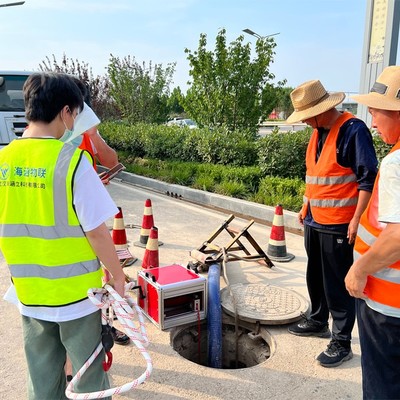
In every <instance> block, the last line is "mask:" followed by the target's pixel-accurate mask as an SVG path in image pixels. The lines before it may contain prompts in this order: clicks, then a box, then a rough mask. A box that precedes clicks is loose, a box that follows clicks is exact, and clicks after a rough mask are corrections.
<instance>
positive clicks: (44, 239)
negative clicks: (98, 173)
mask: <svg viewBox="0 0 400 400" xmlns="http://www.w3.org/2000/svg"><path fill="white" fill-rule="evenodd" d="M83 154H84V152H82V151H81V150H79V149H75V148H74V147H73V146H71V145H68V144H64V143H62V142H60V141H59V140H55V139H45V138H37V139H33V138H26V139H18V140H14V141H13V142H11V143H10V144H9V145H8V146H6V147H5V148H4V149H2V150H1V151H0V204H1V208H0V249H1V251H2V252H3V255H4V258H5V260H6V262H7V264H8V266H9V269H10V273H11V276H12V280H13V282H14V285H15V289H16V291H17V295H18V299H19V300H20V301H21V303H23V304H25V305H27V306H50V307H51V306H55V307H57V306H63V305H69V304H72V303H76V302H79V301H81V300H84V299H86V298H87V291H88V289H89V288H93V287H101V275H102V272H101V268H100V263H99V260H98V259H97V257H96V255H95V253H94V251H93V249H92V247H91V246H90V244H89V241H88V240H87V238H86V236H85V233H84V231H83V229H82V227H81V226H80V223H79V220H78V218H77V215H76V213H75V209H74V205H73V183H74V182H73V181H74V174H75V171H76V169H77V167H78V165H79V162H80V160H81V158H82V156H83Z"/></svg>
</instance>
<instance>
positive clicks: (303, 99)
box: [286, 80, 346, 124]
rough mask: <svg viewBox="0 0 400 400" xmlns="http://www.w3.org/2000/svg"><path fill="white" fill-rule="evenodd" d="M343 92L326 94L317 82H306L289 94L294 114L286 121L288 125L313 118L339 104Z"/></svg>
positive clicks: (343, 95) (343, 96) (342, 98)
mask: <svg viewBox="0 0 400 400" xmlns="http://www.w3.org/2000/svg"><path fill="white" fill-rule="evenodd" d="M345 96H346V95H345V94H344V93H343V92H337V93H328V92H327V91H326V90H325V88H324V87H323V86H322V83H321V82H320V81H318V80H313V81H307V82H304V83H303V84H301V85H300V86H298V87H297V88H296V89H294V90H293V92H292V93H290V99H291V100H292V104H293V108H294V112H293V113H292V114H291V115H290V116H289V118H288V119H287V120H286V122H287V123H288V124H292V123H294V122H299V121H304V120H306V119H308V118H311V117H315V116H316V115H319V114H322V113H324V112H325V111H328V110H330V109H331V108H333V107H335V106H337V105H338V104H340V103H341V102H342V101H343V100H344V98H345Z"/></svg>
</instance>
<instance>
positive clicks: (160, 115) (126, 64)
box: [107, 54, 175, 123]
mask: <svg viewBox="0 0 400 400" xmlns="http://www.w3.org/2000/svg"><path fill="white" fill-rule="evenodd" d="M107 71H108V75H109V78H110V82H111V86H110V95H111V97H112V98H113V100H114V101H115V103H116V104H117V106H118V108H119V109H120V110H121V113H122V116H123V117H124V118H126V119H127V121H128V122H129V123H137V122H146V123H161V122H165V121H166V119H167V115H168V106H167V100H168V97H169V85H170V83H171V81H172V76H173V74H174V72H175V63H172V64H168V65H167V67H166V68H165V69H164V68H163V67H162V65H161V64H154V65H153V63H152V62H151V61H150V63H149V66H148V67H146V64H145V63H144V62H143V64H142V65H140V64H139V63H138V62H137V61H136V60H135V58H134V57H130V56H128V57H124V58H123V59H120V58H118V57H114V56H113V55H112V54H111V56H110V61H109V65H108V67H107Z"/></svg>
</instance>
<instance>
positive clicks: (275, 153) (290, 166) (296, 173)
mask: <svg viewBox="0 0 400 400" xmlns="http://www.w3.org/2000/svg"><path fill="white" fill-rule="evenodd" d="M311 132H312V129H311V128H306V129H304V130H302V131H297V132H282V133H281V132H273V133H271V134H269V135H266V136H265V137H263V138H260V139H259V140H258V144H257V148H258V163H259V166H260V168H261V171H262V173H263V175H264V176H265V175H271V176H280V177H282V178H302V179H304V177H305V173H306V167H305V157H306V150H307V145H308V142H309V141H310V136H311Z"/></svg>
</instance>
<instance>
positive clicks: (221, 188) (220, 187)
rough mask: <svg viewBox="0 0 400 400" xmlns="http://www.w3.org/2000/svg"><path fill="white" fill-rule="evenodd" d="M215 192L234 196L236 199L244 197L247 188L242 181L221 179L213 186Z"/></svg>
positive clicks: (245, 196) (247, 191)
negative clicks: (221, 180)
mask: <svg viewBox="0 0 400 400" xmlns="http://www.w3.org/2000/svg"><path fill="white" fill-rule="evenodd" d="M214 191H215V193H218V194H222V195H224V196H231V197H236V198H237V199H246V198H247V197H248V195H249V190H248V188H247V186H246V185H245V184H244V183H243V182H236V181H223V182H221V183H219V184H217V185H215V188H214Z"/></svg>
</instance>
